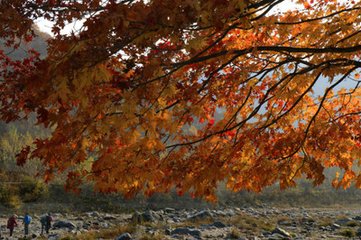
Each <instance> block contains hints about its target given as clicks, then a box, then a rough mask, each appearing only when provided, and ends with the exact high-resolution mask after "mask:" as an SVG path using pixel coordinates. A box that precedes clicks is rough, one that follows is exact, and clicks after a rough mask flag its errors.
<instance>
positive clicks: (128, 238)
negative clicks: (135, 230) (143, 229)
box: [115, 233, 133, 240]
mask: <svg viewBox="0 0 361 240" xmlns="http://www.w3.org/2000/svg"><path fill="white" fill-rule="evenodd" d="M132 239H133V238H132V235H130V233H123V234H122V235H120V236H118V237H117V238H115V240H132Z"/></svg>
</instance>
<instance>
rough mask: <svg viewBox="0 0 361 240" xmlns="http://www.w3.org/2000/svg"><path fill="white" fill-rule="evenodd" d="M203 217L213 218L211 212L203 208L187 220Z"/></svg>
mask: <svg viewBox="0 0 361 240" xmlns="http://www.w3.org/2000/svg"><path fill="white" fill-rule="evenodd" d="M205 218H213V214H212V213H211V211H209V210H203V211H200V212H197V213H195V214H194V215H192V216H190V217H189V218H188V219H189V220H197V219H205Z"/></svg>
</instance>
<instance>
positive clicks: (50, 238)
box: [48, 234, 60, 240]
mask: <svg viewBox="0 0 361 240" xmlns="http://www.w3.org/2000/svg"><path fill="white" fill-rule="evenodd" d="M58 239H60V236H59V235H58V234H50V235H49V236H48V240H58Z"/></svg>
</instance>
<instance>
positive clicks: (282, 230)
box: [272, 227, 291, 237]
mask: <svg viewBox="0 0 361 240" xmlns="http://www.w3.org/2000/svg"><path fill="white" fill-rule="evenodd" d="M273 234H280V235H282V236H284V237H290V236H291V234H290V233H289V232H287V231H286V230H284V229H282V228H280V227H276V228H275V229H274V230H273V231H272V235H273Z"/></svg>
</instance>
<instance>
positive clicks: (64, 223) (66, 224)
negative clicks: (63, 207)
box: [53, 220, 76, 229]
mask: <svg viewBox="0 0 361 240" xmlns="http://www.w3.org/2000/svg"><path fill="white" fill-rule="evenodd" d="M53 228H68V229H75V228H76V225H75V224H74V223H72V222H70V221H61V220H59V221H56V222H55V223H54V224H53Z"/></svg>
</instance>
